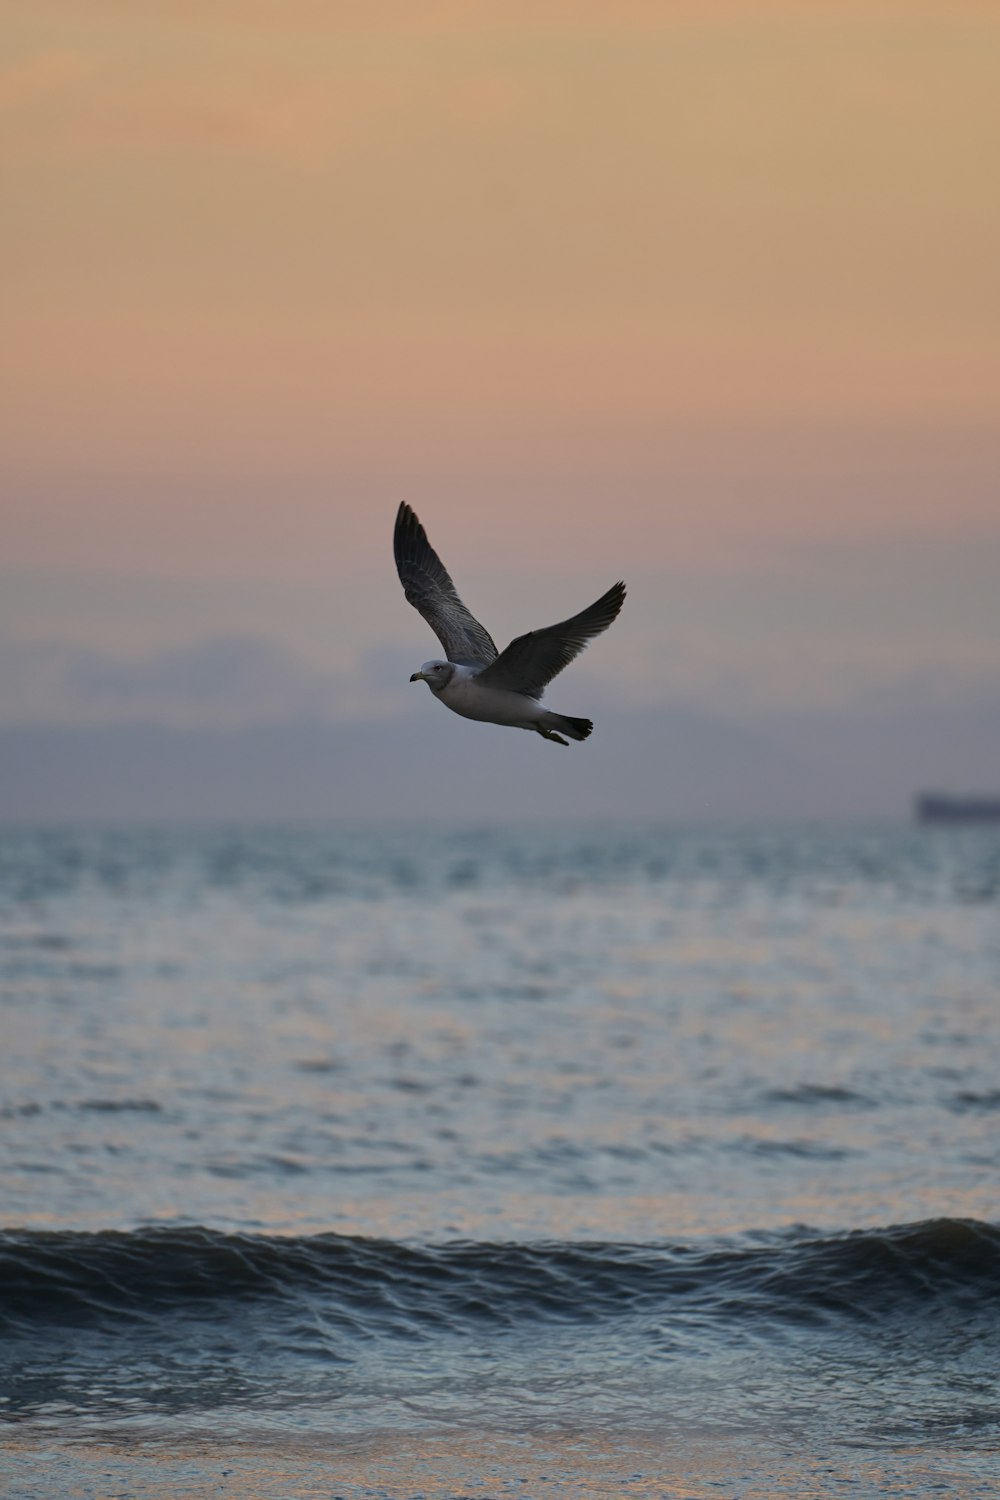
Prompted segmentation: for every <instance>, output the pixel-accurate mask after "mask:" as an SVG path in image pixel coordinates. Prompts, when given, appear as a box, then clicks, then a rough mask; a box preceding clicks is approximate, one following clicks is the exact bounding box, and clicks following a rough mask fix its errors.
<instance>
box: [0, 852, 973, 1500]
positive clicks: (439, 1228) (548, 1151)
mask: <svg viewBox="0 0 1000 1500" xmlns="http://www.w3.org/2000/svg"><path fill="white" fill-rule="evenodd" d="M998 907H1000V830H997V829H990V828H985V827H984V828H975V827H967V828H965V827H963V828H946V827H923V828H921V827H913V828H908V827H889V826H886V827H847V828H845V827H805V826H803V827H768V828H728V829H726V828H662V829H660V828H655V827H651V828H648V829H642V828H633V827H617V826H604V827H598V826H594V827H562V826H553V827H545V828H540V827H533V828H531V829H516V828H513V829H506V828H505V829H497V828H481V829H462V830H448V829H438V828H421V827H412V828H401V829H387V828H376V827H372V828H357V827H355V828H341V829H337V828H313V829H307V828H299V827H288V828H256V827H250V826H247V827H236V826H233V827H224V828H223V827H219V828H201V829H195V828H191V829H182V828H152V827H151V828H139V827H135V828H131V827H129V828H106V829H100V828H90V829H85V828H76V829H72V828H66V829H52V828H50V829H30V828H7V829H6V830H4V831H3V832H2V834H0V974H2V981H0V982H2V997H0V1005H2V1028H3V1029H2V1049H0V1119H2V1131H0V1225H2V1230H0V1329H2V1337H0V1439H2V1449H0V1492H2V1493H4V1494H9V1495H10V1496H11V1497H16V1500H70V1497H72V1500H78V1497H80V1500H82V1497H95V1500H111V1497H143V1500H147V1497H148V1500H167V1497H170V1500H187V1497H201V1496H227V1497H231V1500H236V1497H239V1500H264V1497H268V1500H270V1497H275V1500H306V1497H310V1500H312V1497H322V1500H335V1497H338V1496H339V1497H342V1500H361V1497H367V1500H376V1497H387V1500H414V1497H418V1496H420V1497H423V1500H445V1497H449V1500H457V1497H466V1500H500V1497H508V1496H517V1497H520V1500H540V1497H541V1500H545V1497H551V1500H559V1497H570V1496H572V1497H581V1500H586V1497H589V1496H631V1497H633V1500H651V1497H667V1496H669V1497H672V1500H680V1497H687V1500H705V1497H709V1496H711V1497H717V1500H718V1497H722V1500H729V1497H733V1500H736V1497H739V1500H771V1497H774V1496H779V1495H782V1496H783V1495H788V1496H795V1497H809V1496H823V1497H826V1496H835V1495H836V1496H843V1495H852V1496H855V1497H864V1496H869V1495H871V1496H883V1495H896V1496H916V1497H924V1496H927V1497H936V1500H938V1497H941V1496H962V1497H964V1496H980V1495H981V1496H987V1495H988V1496H994V1495H996V1494H997V1492H998V1490H1000V920H998ZM3 1485H6V1489H5V1490H4V1489H3Z"/></svg>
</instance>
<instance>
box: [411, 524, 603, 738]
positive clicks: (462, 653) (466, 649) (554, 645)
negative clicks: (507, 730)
mask: <svg viewBox="0 0 1000 1500" xmlns="http://www.w3.org/2000/svg"><path fill="white" fill-rule="evenodd" d="M393 551H394V553H395V556H396V570H397V572H398V573H399V581H400V583H401V584H402V585H403V592H404V593H405V595H406V597H407V599H408V600H409V602H410V603H411V604H412V605H413V607H414V609H416V610H418V611H419V613H420V614H422V615H423V617H424V619H425V620H426V621H427V623H428V625H429V626H430V627H431V629H432V630H433V632H434V634H435V635H436V636H437V638H438V640H439V641H440V642H441V645H442V646H443V647H444V652H445V656H446V658H447V660H446V661H425V662H424V664H423V666H422V667H421V668H420V671H419V672H414V674H413V676H412V677H411V678H410V681H411V682H426V684H427V686H428V687H429V688H430V690H431V692H432V693H433V694H434V696H435V698H438V699H440V701H441V702H442V703H443V704H444V705H445V707H446V708H450V709H451V711H452V712H453V713H456V714H461V715H462V717H463V718H464V719H479V720H481V721H482V722H484V723H486V724H506V725H509V726H510V727H511V728H513V729H533V730H534V731H535V733H536V734H540V735H541V736H542V738H543V739H545V740H553V741H554V742H555V744H557V745H565V744H567V743H568V741H567V740H565V739H563V735H568V736H569V739H571V740H585V739H586V738H587V736H588V734H589V733H590V731H591V730H592V729H593V727H594V726H593V724H592V723H591V721H590V720H589V719H571V718H568V717H567V716H566V715H565V714H557V713H553V712H552V711H551V710H550V709H547V708H543V707H542V704H541V697H542V693H543V692H544V691H545V688H546V685H547V684H548V683H550V682H551V681H552V679H553V677H555V675H556V674H557V672H561V671H562V669H563V667H568V666H569V664H570V662H571V661H572V660H573V658H574V657H575V656H578V655H579V654H580V652H581V651H582V650H583V648H584V647H585V646H586V644H587V642H588V641H591V640H593V638H594V636H595V635H600V634H601V632H602V631H603V630H607V628H608V626H609V625H610V624H611V623H612V621H613V620H615V619H616V618H617V616H618V611H619V610H620V609H621V607H622V604H623V602H624V600H625V585H624V583H616V584H613V585H612V586H611V588H609V589H608V592H607V593H606V594H602V595H601V597H600V599H598V600H597V602H596V603H594V604H591V605H590V606H589V608H587V609H582V610H581V611H580V613H579V614H578V615H574V616H573V618H572V619H571V620H563V621H561V622H560V623H559V624H558V625H546V626H544V627H543V629H541V630H529V631H528V633H527V635H519V636H518V637H517V639H516V640H513V641H511V643H510V645H509V646H508V647H507V649H506V650H505V651H497V648H496V646H495V645H494V644H493V640H492V638H491V636H490V634H489V631H488V630H486V629H485V627H484V626H482V625H480V623H479V621H478V620H477V619H476V618H475V616H474V615H472V614H471V613H470V612H469V610H468V609H466V607H465V605H464V604H463V603H462V601H461V599H460V598H459V597H458V592H457V590H456V588H455V585H454V584H453V583H452V581H451V577H450V575H449V573H448V570H447V568H446V567H445V566H444V563H443V562H442V561H441V559H440V558H439V557H438V555H437V553H436V552H435V551H434V548H433V547H432V546H431V544H430V542H429V541H428V540H427V533H426V531H425V530H424V528H423V527H422V526H421V524H420V521H419V520H418V519H417V515H416V512H415V511H414V510H412V509H411V507H410V506H409V505H407V504H406V502H405V500H404V501H403V503H402V505H400V507H399V510H398V511H397V512H396V528H395V532H394V534H393Z"/></svg>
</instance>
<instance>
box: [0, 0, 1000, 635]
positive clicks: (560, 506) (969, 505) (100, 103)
mask: <svg viewBox="0 0 1000 1500" xmlns="http://www.w3.org/2000/svg"><path fill="white" fill-rule="evenodd" d="M2 46H3V49H4V50H3V63H2V68H0V113H2V121H3V123H2V145H0V165H2V170H3V177H4V196H5V200H6V214H5V230H4V236H3V250H2V256H3V263H4V269H3V275H4V290H5V301H6V304H7V306H6V311H5V338H4V350H3V356H2V359H3V370H2V377H0V452H2V459H0V477H2V481H3V501H2V503H3V507H4V512H5V517H4V524H3V535H4V568H5V570H6V572H7V574H8V575H15V576H16V577H17V578H18V579H19V580H21V581H22V583H23V582H24V581H25V580H30V579H31V577H32V576H34V575H35V574H38V575H41V574H45V575H46V576H56V575H58V576H61V577H68V578H72V577H73V576H79V577H81V578H83V577H88V578H92V577H94V576H95V575H101V576H105V577H107V578H109V579H117V580H122V579H129V578H135V577H147V578H157V577H161V578H163V579H184V578H196V577H200V578H203V579H207V580H211V579H225V578H229V579H234V578H236V579H239V578H242V579H246V580H257V581H258V582H265V581H266V580H269V579H271V580H282V581H284V582H285V583H286V584H292V583H294V582H295V581H296V580H298V581H300V582H302V583H305V582H307V581H308V582H309V583H310V585H315V586H319V585H320V584H321V583H322V582H324V581H329V582H331V583H332V582H336V580H338V579H344V578H346V577H349V576H350V575H352V574H356V572H357V570H358V569H359V568H360V569H369V570H370V571H371V577H372V579H373V580H374V579H377V580H378V584H377V586H378V589H379V590H382V589H383V587H384V588H386V589H388V588H389V587H393V588H394V587H395V583H394V580H392V579H391V577H390V578H388V579H383V578H382V572H383V571H384V569H385V561H386V547H387V543H386V536H387V532H388V528H389V525H390V523H391V516H392V512H393V510H394V508H395V505H396V503H397V502H398V500H399V499H400V498H403V497H405V498H408V499H410V500H411V501H413V503H415V504H416V505H417V506H418V508H420V509H421V510H422V511H423V512H424V513H425V514H426V518H427V520H428V523H429V525H430V529H431V532H432V536H434V537H436V538H437V540H438V541H439V542H440V544H441V549H442V551H443V552H445V553H446V558H450V559H451V560H452V562H453V564H454V566H455V568H456V571H458V566H459V562H461V563H462V564H463V566H464V567H465V569H466V572H465V573H464V574H463V577H468V570H469V569H471V568H474V567H476V566H478V568H479V573H480V578H479V586H480V588H481V589H482V590H483V591H484V592H485V593H486V594H487V595H488V596H489V594H490V590H491V589H494V590H495V597H497V598H499V597H501V595H502V590H503V587H504V586H505V585H504V582H503V579H504V576H505V575H510V576H517V577H521V576H523V575H524V574H525V573H526V572H528V573H531V572H536V573H538V574H539V575H544V574H545V573H546V572H549V571H555V572H560V573H562V574H564V575H568V580H579V583H578V585H574V586H577V587H578V588H579V589H581V590H583V592H584V593H586V592H587V591H588V590H592V589H593V587H594V586H595V585H600V586H601V587H603V586H604V574H605V572H607V571H608V568H610V570H611V575H612V576H617V575H618V574H619V573H630V574H636V573H640V574H645V575H647V576H649V577H652V578H655V576H656V574H657V570H658V569H659V570H669V571H671V572H672V573H676V572H677V571H678V570H680V571H683V570H685V569H687V570H689V571H690V572H692V573H693V574H697V573H698V572H699V571H701V572H705V573H713V572H714V573H716V574H718V573H719V572H720V571H721V572H726V571H727V570H735V571H737V572H741V571H746V570H747V569H749V570H751V571H752V570H753V569H754V568H757V567H760V568H764V569H766V568H767V567H769V566H773V563H774V558H775V556H777V555H781V556H783V557H785V556H788V557H792V558H794V559H796V560H797V561H796V562H795V566H798V567H800V568H801V569H802V570H804V571H803V575H802V576H803V577H808V573H809V569H810V567H813V566H815V559H814V558H813V560H812V561H810V558H811V552H810V549H813V550H815V549H816V548H820V549H823V548H833V549H835V550H836V549H839V551H840V554H843V555H844V556H847V555H850V554H851V552H852V549H854V550H855V551H857V549H861V550H862V552H863V551H864V549H871V548H876V549H877V548H879V547H883V548H885V547H887V546H889V544H890V543H894V542H895V541H897V540H899V539H902V541H903V542H904V543H905V546H906V548H909V549H911V551H912V549H913V548H917V549H918V550H919V548H920V547H930V548H934V547H937V546H939V545H941V544H946V545H947V548H948V549H949V550H948V556H949V557H953V558H957V559H958V561H956V562H955V564H954V576H953V577H952V578H951V580H950V582H948V587H949V588H950V589H951V591H952V593H953V594H954V595H955V596H956V598H957V597H959V596H960V595H961V593H962V589H963V573H962V568H963V566H964V563H963V562H962V558H965V557H967V556H975V555H978V557H979V558H981V557H982V555H983V554H982V549H983V548H984V547H995V546H996V544H997V542H998V539H1000V505H998V500H997V478H998V476H1000V436H998V426H997V423H998V418H1000V290H998V281H997V266H998V265H1000V195H998V193H997V191H996V187H995V179H996V161H997V154H998V148H1000V90H998V88H997V78H998V77H1000V7H996V6H994V5H986V4H965V3H961V0H940V3H924V4H922V3H919V0H915V3H906V4H903V3H894V4H888V3H882V0H866V3H863V4H862V3H860V0H859V3H856V4H850V3H848V4H845V3H840V0H838V3H833V0H830V3H812V4H806V3H802V4H798V5H793V4H780V3H768V4H764V3H753V0H743V3H739V4H726V3H722V0H718V3H714V4H710V5H705V4H702V3H699V4H695V3H693V0H690V3H687V4H670V3H665V4H654V3H629V4H621V3H619V0H614V3H612V0H607V3H597V0H590V3H586V4H570V3H568V0H563V3H556V0H550V3H542V0H532V3H527V0H524V3H515V0H496V3H480V4H476V3H466V4H428V5H424V6H420V5H413V4H409V3H406V4H404V3H396V4H388V3H379V0H365V3H360V0H358V3H353V4H349V3H336V0H324V3H319V0H240V3H229V0H203V3H200V4H198V5H193V4H185V3H181V0H160V3H150V4H145V5H142V6H137V5H135V4H132V3H128V0H117V3H115V0H90V3H88V4H87V5H81V4H79V3H78V0H14V3H13V4H12V5H11V6H9V7H8V9H7V12H6V15H5V26H4V36H3V41H2ZM432 521H433V522H434V523H435V524H431V522H432ZM568 525H572V545H571V546H567V545H566V542H565V537H566V528H567V526H568ZM449 537H453V538H454V541H453V542H452V545H451V547H448V546H446V542H447V539H448V538H449ZM526 538H530V542H529V541H526ZM963 547H964V548H965V549H966V551H965V552H964V553H963V552H962V548H963ZM956 548H957V549H958V550H957V551H956ZM477 559H478V564H477ZM789 565H791V564H789ZM949 565H950V564H949ZM70 592H71V591H70ZM570 592H572V588H571V590H570ZM19 597H20V596H19ZM66 597H67V598H68V597H69V594H67V596H66ZM378 598H379V600H380V601H381V600H383V599H384V598H388V594H387V593H385V594H383V593H379V595H378ZM379 607H380V608H382V605H381V603H380V606H379ZM11 609H13V606H11ZM68 609H69V606H68V605H67V606H66V609H65V610H64V611H63V615H62V616H60V619H61V621H62V625H61V627H60V628H62V626H64V627H65V628H66V629H67V630H70V631H72V630H73V629H74V628H75V627H74V626H73V622H72V619H71V618H70V615H71V611H70V612H69V613H67V612H66V611H67V610H68ZM57 613H58V612H57ZM9 614H10V611H8V616H5V621H4V622H5V623H6V624H7V626H8V627H9V628H14V629H15V630H17V629H18V628H21V629H22V630H23V631H27V632H28V633H31V632H35V633H38V632H39V631H40V630H41V629H42V628H43V626H44V623H45V622H44V620H43V619H41V617H40V616H39V613H38V611H37V610H36V611H35V613H34V614H32V613H31V612H30V610H29V611H28V613H27V614H25V616H24V617H23V619H22V621H21V623H20V627H19V625H18V621H17V619H14V621H13V625H12V626H11V621H10V619H9ZM647 614H649V619H648V620H647V624H646V627H645V628H646V629H647V632H652V635H650V637H649V638H650V639H652V638H653V636H655V634H656V631H657V629H659V628H661V627H662V628H663V629H666V628H667V623H666V621H665V619H661V620H660V624H659V625H657V623H656V620H655V619H654V618H653V616H654V615H655V610H653V611H652V613H651V614H650V613H649V610H648V609H647ZM980 614H981V615H982V612H980ZM209 615H210V612H209V613H208V614H206V615H205V620H204V622H203V624H204V628H205V629H206V630H208V629H210V627H211V621H210V618H209ZM637 619H638V615H637ZM977 621H978V623H976V624H974V626H970V627H969V629H968V630H967V631H966V633H967V634H968V635H969V636H970V640H969V648H968V649H969V651H970V653H971V654H972V656H974V657H975V659H976V660H977V661H980V662H981V661H982V660H983V659H984V653H985V659H986V660H987V661H990V660H993V658H990V656H989V650H988V643H986V641H985V635H986V634H987V633H988V631H987V622H986V620H985V616H982V618H980V616H977ZM218 623H219V625H220V626H224V625H226V624H227V623H231V620H230V619H229V618H228V617H226V618H223V617H222V616H221V615H220V618H219V622H218ZM407 623H409V622H407V621H406V619H405V617H404V616H402V615H401V616H400V621H399V628H398V631H397V635H398V636H399V638H405V634H406V625H407ZM535 623H541V621H536V622H535ZM84 624H85V622H83V619H82V616H81V621H80V629H81V630H83V629H84ZM669 624H670V628H672V629H676V628H677V624H678V622H677V621H676V619H672V620H671V621H670V622H669ZM365 630H366V632H367V635H368V636H369V637H370V638H371V639H373V640H374V639H375V638H376V637H377V635H378V628H377V624H376V621H375V619H374V617H373V619H372V620H371V622H368V623H366V625H365ZM136 631H137V636H136V638H140V637H141V636H142V623H141V621H140V620H139V619H138V617H137V619H136ZM976 631H978V632H979V636H980V637H982V638H977V639H975V640H973V639H972V636H974V635H975V634H976ZM153 633H154V634H155V631H154V632H153ZM498 633H500V634H502V633H503V632H502V630H500V631H499V632H498ZM167 634H169V631H167ZM873 649H876V650H877V647H875V648H873ZM977 653H978V654H977ZM998 664H1000V663H998Z"/></svg>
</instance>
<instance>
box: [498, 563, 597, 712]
mask: <svg viewBox="0 0 1000 1500" xmlns="http://www.w3.org/2000/svg"><path fill="white" fill-rule="evenodd" d="M624 602H625V585H624V584H623V583H616V584H614V585H613V586H612V587H611V588H609V589H608V592H607V593H606V594H602V595H601V597H600V599H598V600H597V601H596V603H594V604H591V605H589V606H588V607H587V608H586V609H582V610H581V611H580V613H579V614H578V615H574V616H573V618H572V619H571V620H562V621H561V622H560V623H559V624H558V625H546V626H545V627H544V628H543V629H542V630H529V631H528V633H527V635H519V636H518V637H517V639H516V640H514V641H511V643H510V645H509V646H508V647H507V649H506V650H505V651H502V652H501V653H500V655H499V656H498V657H497V659H496V661H495V662H493V663H492V664H491V665H490V666H488V667H486V668H485V669H484V670H483V671H482V672H480V674H479V677H478V678H477V681H478V682H480V683H482V684H483V686H486V685H487V684H489V686H490V687H495V688H505V689H507V691H508V692H512V693H524V694H526V695H527V696H528V697H529V698H540V697H541V696H542V693H543V691H544V689H545V686H546V684H547V683H549V682H551V681H552V679H553V677H555V675H556V674H557V673H558V672H561V671H562V669H563V667H568V666H569V664H570V662H571V661H572V660H573V658H574V657H575V656H579V654H580V652H581V651H582V650H583V648H584V646H586V644H587V642H588V641H592V640H593V639H594V636H595V635H600V634H601V631H602V630H607V628H608V626H609V625H610V624H612V622H613V621H614V620H616V619H617V618H618V611H619V610H620V609H621V607H622V605H623V604H624Z"/></svg>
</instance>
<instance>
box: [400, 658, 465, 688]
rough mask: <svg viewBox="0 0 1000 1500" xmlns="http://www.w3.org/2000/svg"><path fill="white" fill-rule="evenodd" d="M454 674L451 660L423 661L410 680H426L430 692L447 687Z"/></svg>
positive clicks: (453, 664)
mask: <svg viewBox="0 0 1000 1500" xmlns="http://www.w3.org/2000/svg"><path fill="white" fill-rule="evenodd" d="M454 675H455V663H454V662H453V661H425V662H424V664H423V666H422V667H421V668H420V671H419V672H414V674H413V676H412V677H411V678H410V681H411V682H426V684H427V686H428V687H429V688H430V690H431V692H432V693H439V692H440V691H441V689H442V688H443V687H447V686H448V684H449V682H450V681H451V679H452V678H453V677H454Z"/></svg>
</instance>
